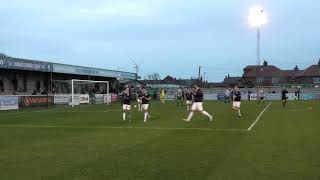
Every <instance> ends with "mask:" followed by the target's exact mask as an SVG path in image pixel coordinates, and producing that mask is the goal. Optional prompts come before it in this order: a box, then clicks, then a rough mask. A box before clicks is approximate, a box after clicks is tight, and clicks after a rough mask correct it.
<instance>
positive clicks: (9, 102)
mask: <svg viewBox="0 0 320 180" xmlns="http://www.w3.org/2000/svg"><path fill="white" fill-rule="evenodd" d="M14 109H19V103H18V96H0V110H14Z"/></svg>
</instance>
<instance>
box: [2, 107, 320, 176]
mask: <svg viewBox="0 0 320 180" xmlns="http://www.w3.org/2000/svg"><path fill="white" fill-rule="evenodd" d="M267 104H268V103H266V105H267ZM308 107H312V109H308ZM318 107H319V102H316V101H301V102H289V106H288V107H287V108H286V109H283V108H282V107H281V103H280V102H277V101H274V102H272V105H271V106H270V107H269V109H267V111H266V112H265V113H264V114H263V116H262V117H261V119H260V121H259V122H258V123H257V124H256V125H255V127H254V128H253V129H252V130H251V131H250V132H246V131H240V130H247V129H248V127H249V126H250V125H251V124H252V123H253V122H254V121H255V120H256V118H257V116H258V115H259V113H260V112H261V111H262V110H263V109H264V108H265V106H263V107H259V106H257V105H256V103H255V102H243V106H242V109H243V115H244V117H243V118H241V119H238V118H236V117H235V113H234V112H233V111H232V109H231V107H230V105H224V104H223V103H221V102H213V101H210V102H205V109H206V110H207V111H208V112H209V113H211V114H213V115H214V118H215V121H214V122H213V123H210V122H208V120H207V119H206V118H205V117H203V116H201V115H199V114H197V115H196V116H195V117H194V119H193V121H192V122H191V123H185V122H183V121H182V120H181V119H182V118H184V117H186V116H187V112H186V111H185V108H182V107H176V106H175V104H174V103H167V104H165V105H163V104H160V103H156V102H153V103H152V104H151V106H150V113H151V116H152V119H151V121H150V122H148V124H147V125H146V126H145V125H144V123H143V114H142V113H140V112H135V111H134V113H133V119H132V122H130V123H129V122H123V121H122V120H121V111H120V110H119V111H118V110H117V109H119V105H118V104H115V105H112V106H104V105H96V106H81V107H76V108H74V109H71V108H66V107H65V108H63V107H58V108H52V109H42V110H41V109H25V110H19V111H10V112H0V179H1V180H6V179H8V180H14V179H18V180H28V179H52V180H56V179H57V180H64V179H65V180H73V179H75V180H82V179H83V180H84V179H90V180H91V179H107V180H111V179H119V180H126V179H147V180H151V179H152V180H154V179H166V180H167V179H177V180H181V179H190V180H191V179H195V180H202V179H210V180H211V179H214V180H215V179H237V180H240V179H244V180H248V179H279V180H286V179H288V180H293V179H299V180H300V179H307V180H311V179H320V155H319V150H320V138H319V137H320V110H319V108H318ZM105 111H106V112H105ZM20 125H22V126H20ZM117 127H124V128H117ZM176 128H181V129H176ZM195 128H199V129H195ZM228 129H229V130H228ZM230 129H232V130H231V131H230ZM233 130H234V131H233ZM237 130H239V131H237Z"/></svg>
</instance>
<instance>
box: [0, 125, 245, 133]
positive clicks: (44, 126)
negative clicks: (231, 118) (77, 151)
mask: <svg viewBox="0 0 320 180" xmlns="http://www.w3.org/2000/svg"><path fill="white" fill-rule="evenodd" d="M0 127H25V128H73V129H145V130H163V131H177V130H196V131H226V132H227V131H229V132H230V131H231V132H232V131H233V132H248V130H241V129H210V128H162V127H139V126H137V127H121V126H119V127H112V126H101V127H81V126H79V127H76V126H55V125H0Z"/></svg>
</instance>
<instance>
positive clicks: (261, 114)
mask: <svg viewBox="0 0 320 180" xmlns="http://www.w3.org/2000/svg"><path fill="white" fill-rule="evenodd" d="M271 104H272V102H270V103H269V104H268V105H267V106H266V107H265V108H264V109H263V110H262V111H261V112H260V114H259V115H258V117H257V118H256V120H255V121H254V122H253V123H252V124H251V126H250V127H249V128H248V129H247V131H251V130H252V128H254V126H255V125H256V124H257V122H258V121H259V120H260V119H261V117H262V116H263V114H264V112H266V111H267V110H268V108H269V107H270V106H271Z"/></svg>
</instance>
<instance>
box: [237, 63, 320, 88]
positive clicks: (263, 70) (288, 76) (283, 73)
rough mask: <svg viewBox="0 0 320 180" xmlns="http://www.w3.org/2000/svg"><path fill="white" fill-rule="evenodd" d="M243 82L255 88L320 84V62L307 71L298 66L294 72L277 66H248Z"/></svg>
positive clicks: (244, 71)
mask: <svg viewBox="0 0 320 180" xmlns="http://www.w3.org/2000/svg"><path fill="white" fill-rule="evenodd" d="M242 82H243V83H244V84H246V85H249V84H251V85H253V86H256V85H258V86H274V85H279V84H320V60H319V62H318V65H311V66H309V67H308V68H307V69H305V70H299V68H298V67H297V66H296V67H295V68H294V69H293V70H281V69H279V68H278V67H276V66H273V65H268V62H266V61H265V62H264V63H263V65H259V66H257V65H255V66H247V67H246V68H244V69H243V76H242Z"/></svg>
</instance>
